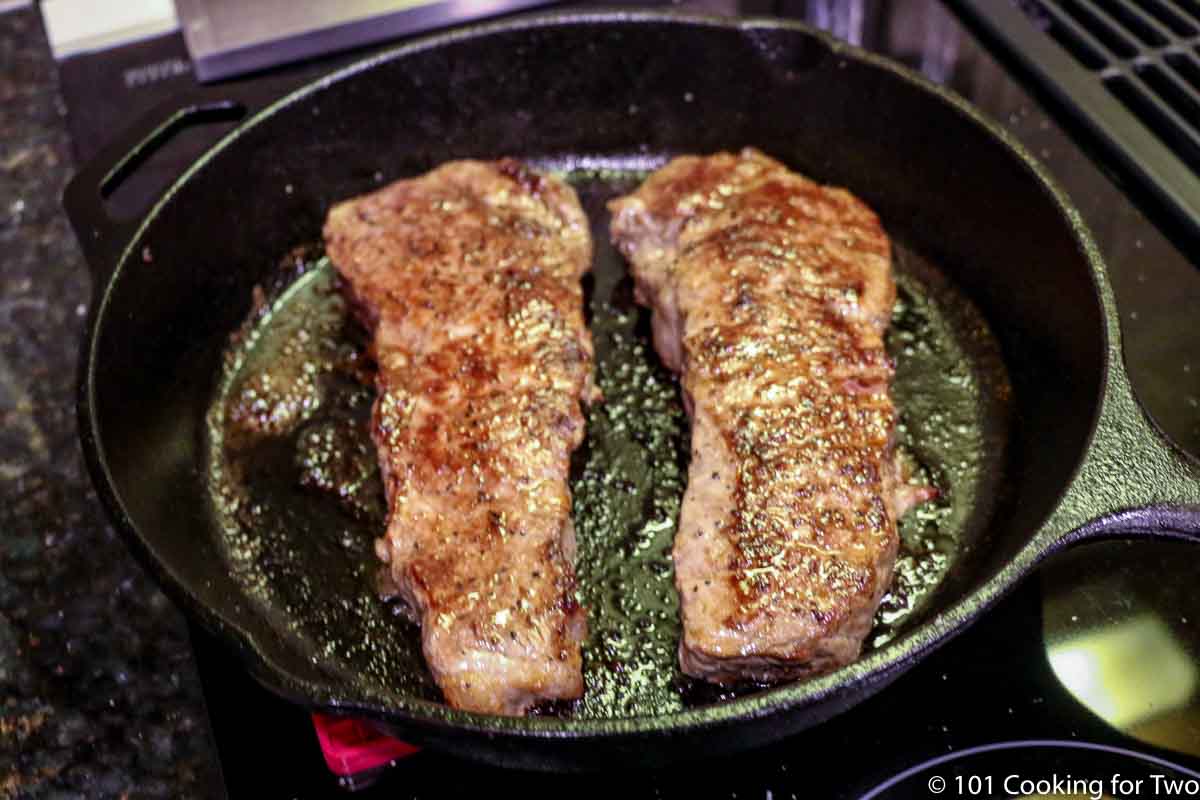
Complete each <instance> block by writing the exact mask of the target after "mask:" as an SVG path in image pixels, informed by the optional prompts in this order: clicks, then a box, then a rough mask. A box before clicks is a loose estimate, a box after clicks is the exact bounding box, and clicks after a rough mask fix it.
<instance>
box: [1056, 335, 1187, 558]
mask: <svg viewBox="0 0 1200 800" xmlns="http://www.w3.org/2000/svg"><path fill="white" fill-rule="evenodd" d="M1116 346H1117V347H1119V345H1116ZM1111 363H1112V369H1111V371H1110V373H1109V378H1108V386H1107V388H1106V390H1105V395H1104V399H1103V402H1102V405H1101V411H1100V419H1099V421H1098V423H1097V426H1096V432H1095V436H1094V439H1093V441H1092V446H1091V447H1090V448H1089V450H1088V453H1087V455H1086V456H1085V457H1084V461H1083V464H1082V465H1081V467H1080V469H1079V471H1078V472H1077V473H1076V475H1075V478H1074V480H1072V482H1071V484H1070V486H1069V487H1068V488H1067V490H1066V491H1065V492H1064V494H1063V496H1062V499H1061V500H1060V502H1059V504H1058V506H1057V508H1056V509H1055V511H1054V513H1053V514H1052V515H1051V517H1050V520H1049V521H1048V522H1047V523H1046V525H1045V526H1044V527H1043V528H1042V531H1041V533H1040V534H1039V539H1040V540H1041V542H1040V543H1041V545H1042V548H1041V549H1042V555H1048V554H1049V553H1052V552H1055V551H1057V550H1060V549H1062V548H1064V547H1066V546H1068V545H1071V544H1074V543H1076V542H1081V541H1088V540H1093V539H1111V538H1121V537H1125V538H1127V537H1150V538H1156V539H1186V540H1191V541H1195V542H1200V462H1197V461H1196V460H1195V459H1193V458H1192V457H1191V456H1189V455H1188V454H1187V453H1185V452H1183V451H1182V450H1181V449H1179V447H1178V446H1176V445H1175V444H1174V443H1173V442H1172V441H1171V440H1170V439H1169V438H1168V437H1167V435H1166V434H1164V433H1163V432H1162V431H1161V430H1160V429H1159V428H1158V426H1157V425H1155V423H1154V422H1153V421H1152V420H1151V419H1150V417H1149V416H1148V415H1147V413H1146V411H1145V409H1143V408H1142V405H1141V403H1140V402H1139V401H1138V400H1137V398H1136V397H1135V395H1134V392H1133V387H1132V385H1131V384H1130V382H1129V376H1128V373H1127V372H1126V370H1125V364H1124V362H1123V361H1122V360H1121V359H1120V358H1119V357H1118V358H1114V359H1112V362H1111Z"/></svg>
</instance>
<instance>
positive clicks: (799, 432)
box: [610, 150, 920, 683]
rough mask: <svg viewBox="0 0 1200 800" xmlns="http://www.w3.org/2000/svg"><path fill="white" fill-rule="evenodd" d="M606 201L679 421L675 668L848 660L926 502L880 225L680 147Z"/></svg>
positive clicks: (739, 159) (789, 178)
mask: <svg viewBox="0 0 1200 800" xmlns="http://www.w3.org/2000/svg"><path fill="white" fill-rule="evenodd" d="M610 208H611V210H612V212H613V222H612V235H613V239H614V241H615V242H616V244H617V246H618V247H619V248H620V249H621V251H622V252H623V253H624V254H625V255H626V257H627V258H628V259H629V261H630V262H631V264H632V268H633V274H634V277H635V280H636V285H637V293H638V297H639V300H640V301H641V302H643V303H645V304H646V305H649V306H651V307H652V308H653V310H654V320H653V329H654V341H655V346H656V348H657V350H658V352H659V354H660V355H661V357H662V358H663V360H664V361H665V362H666V364H667V365H668V366H670V367H671V368H672V369H673V370H676V371H678V372H679V373H680V374H681V378H682V383H683V392H684V401H685V404H686V406H687V409H688V413H689V414H690V416H691V422H692V443H691V451H692V460H691V466H690V469H689V474H688V486H687V492H686V494H685V496H684V500H683V507H682V510H681V513H680V519H679V529H678V533H677V534H676V538H675V547H674V561H675V575H676V585H677V587H678V590H679V594H680V599H681V603H682V609H683V641H682V642H681V643H680V661H681V664H682V667H683V670H684V671H685V672H686V673H688V674H689V675H693V676H696V677H701V678H707V679H708V680H711V681H714V682H718V683H727V682H733V681H738V680H745V679H749V680H757V681H769V680H777V679H781V678H787V677H794V676H798V675H802V674H806V673H810V672H815V671H820V670H826V669H829V668H832V667H835V666H838V665H841V664H845V663H847V662H849V661H851V660H853V659H854V658H856V657H857V656H858V653H859V650H860V648H861V645H862V641H863V639H864V637H865V636H866V635H867V633H868V632H869V631H870V628H871V623H872V617H873V615H874V613H875V610H876V608H877V607H878V605H879V602H880V600H881V599H882V597H883V594H884V592H885V591H886V590H887V588H888V585H889V583H890V581H891V575H892V568H893V565H894V562H895V558H896V549H897V540H898V537H897V532H896V524H895V523H896V519H897V517H898V516H899V515H900V514H902V513H903V510H904V508H903V507H904V505H905V504H908V503H911V502H913V501H914V500H918V499H920V492H916V493H914V492H913V491H911V490H908V489H905V488H904V487H903V485H902V483H901V481H900V480H899V476H898V474H897V472H898V471H897V466H896V463H895V460H894V454H893V447H892V437H893V426H894V419H895V411H894V408H893V405H892V400H891V397H890V396H889V383H890V380H891V377H892V365H891V363H890V361H889V360H888V357H887V355H886V353H885V351H884V346H883V334H884V332H885V330H886V328H887V326H888V324H889V320H890V317H891V311H892V304H893V302H894V300H895V284H894V283H893V279H892V274H891V255H890V245H889V242H888V239H887V236H886V235H885V234H884V231H883V229H882V228H881V227H880V224H879V220H878V219H877V218H876V216H875V214H874V213H873V212H872V211H871V210H870V209H869V208H867V207H866V206H865V205H863V203H861V202H860V201H859V200H857V199H856V198H855V197H853V196H852V195H851V194H850V193H848V192H846V191H844V190H841V189H835V188H829V187H824V186H819V185H817V184H816V183H813V182H812V181H810V180H808V179H807V178H804V177H802V176H800V175H797V174H795V173H792V172H789V171H788V170H787V169H786V168H785V167H784V166H783V165H782V164H780V163H778V162H776V161H774V160H772V159H770V158H767V157H766V156H764V155H762V154H761V153H758V152H756V151H754V150H745V151H743V152H742V153H741V154H740V155H731V154H728V153H721V154H718V155H713V156H709V157H703V158H701V157H683V158H677V159H675V160H673V161H671V162H670V163H669V164H667V165H666V166H665V167H663V168H662V169H660V170H659V171H657V172H655V173H654V174H653V175H651V176H650V177H649V178H648V179H647V180H646V181H645V183H643V184H642V186H641V187H640V188H639V189H638V190H637V191H636V192H634V193H633V194H631V195H629V196H626V197H622V198H619V199H617V200H614V201H613V202H612V203H611V204H610Z"/></svg>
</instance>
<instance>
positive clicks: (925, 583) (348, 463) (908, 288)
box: [209, 170, 1008, 718]
mask: <svg viewBox="0 0 1200 800" xmlns="http://www.w3.org/2000/svg"><path fill="white" fill-rule="evenodd" d="M567 175H568V177H569V178H570V179H571V180H572V182H573V183H574V185H575V186H576V188H577V190H578V191H579V193H580V198H581V200H582V201H583V203H584V206H585V209H586V210H587V211H588V214H589V217H590V218H591V219H592V220H593V221H594V223H595V228H594V234H595V241H596V250H597V254H596V260H595V262H594V272H593V275H592V277H591V278H590V279H589V280H590V281H591V287H590V291H589V300H588V301H589V312H590V324H591V327H592V332H593V337H594V340H595V344H596V381H597V383H598V385H599V386H600V388H601V390H602V391H603V393H604V397H605V400H604V402H603V403H599V404H597V405H595V406H593V407H591V408H590V409H588V411H587V418H588V434H587V439H586V441H585V443H584V445H583V446H582V447H581V448H580V449H579V450H578V451H576V453H575V456H574V458H573V463H572V480H571V489H572V493H573V496H574V504H575V505H574V518H575V524H576V529H577V533H578V542H579V556H578V563H577V572H578V577H579V600H580V602H581V603H582V604H583V605H584V606H585V607H586V608H587V610H588V626H589V636H588V640H587V642H586V644H585V648H584V670H585V683H586V691H585V695H584V698H583V699H582V700H580V701H578V702H576V703H573V704H566V705H563V704H558V705H555V706H554V707H553V708H548V709H545V710H544V711H543V713H554V714H558V715H560V716H565V717H576V718H612V717H628V716H635V715H638V716H640V715H653V714H659V713H664V712H668V711H672V710H677V709H681V708H685V707H689V706H694V705H699V704H705V703H710V702H716V701H719V700H721V699H723V698H726V697H729V696H731V695H733V694H739V693H744V692H752V691H758V690H759V689H760V687H756V686H746V687H741V688H740V689H733V690H729V689H718V688H716V687H711V686H709V685H708V684H705V683H703V682H701V681H695V680H692V679H690V678H687V677H686V676H684V675H682V673H680V671H679V666H678V660H677V648H678V640H679V632H680V626H679V617H678V615H679V605H678V599H677V597H676V593H675V587H674V582H673V580H674V579H673V570H672V565H671V559H670V552H671V544H672V541H673V538H674V534H675V521H676V519H677V517H678V513H679V506H680V500H681V498H682V496H683V490H684V482H685V479H686V474H687V462H688V438H687V436H688V428H687V419H686V416H685V414H684V411H683V407H682V404H681V402H680V397H679V390H678V387H677V383H676V381H675V379H674V378H673V377H672V375H671V374H670V373H669V372H668V371H667V370H666V369H665V368H664V367H663V366H662V365H661V363H660V362H659V361H658V358H657V356H656V355H655V354H654V352H653V347H652V345H651V343H650V326H649V313H648V312H647V311H646V310H645V309H642V308H639V307H638V306H636V305H635V303H634V302H633V291H632V282H631V281H630V280H629V278H628V275H627V273H626V268H625V265H624V262H623V260H622V259H621V257H620V256H619V254H617V253H616V251H615V250H613V248H612V247H611V246H609V245H608V237H607V223H608V217H607V214H606V213H605V211H604V203H605V201H607V200H608V199H609V198H610V197H613V196H615V195H616V194H620V193H624V192H627V191H630V190H632V189H633V188H634V187H635V186H636V185H637V184H638V183H639V182H640V180H641V179H642V178H643V177H644V173H642V172H640V171H632V170H630V171H620V172H603V171H585V170H575V171H572V172H568V173H567ZM896 270H897V281H898V284H899V288H900V291H899V300H898V301H897V306H896V313H895V317H894V321H893V326H892V329H891V332H890V333H889V338H888V347H889V351H890V352H891V353H892V355H893V356H894V357H895V358H896V361H897V371H896V380H895V384H894V394H895V398H896V403H897V406H898V408H899V410H900V425H899V429H898V435H899V443H900V447H901V448H902V451H903V453H904V454H905V458H906V459H907V461H908V463H909V465H910V466H911V472H912V477H911V481H912V482H914V483H926V484H932V485H934V486H936V487H937V488H938V489H939V491H940V493H941V494H940V496H939V498H938V499H937V500H936V501H933V502H931V503H927V504H925V505H924V506H921V507H919V508H917V509H915V510H914V511H912V512H910V513H909V514H908V515H907V516H906V517H904V519H902V520H901V522H900V535H901V553H900V558H899V560H898V563H897V567H896V577H895V580H894V581H893V587H892V590H891V591H890V592H889V593H888V595H887V596H886V597H885V598H884V602H883V604H882V606H881V608H880V610H879V613H878V614H877V617H876V627H875V630H874V632H873V634H872V636H871V637H870V639H869V640H868V643H867V645H866V646H867V648H868V649H869V648H873V647H879V646H881V645H882V644H883V643H885V642H886V641H887V640H889V639H890V638H892V637H894V636H895V635H896V634H897V633H899V632H902V631H903V630H904V629H905V627H906V626H907V625H910V624H912V622H913V621H914V620H916V619H918V618H919V617H920V614H921V612H922V610H923V607H924V605H925V604H926V602H927V600H928V598H929V597H930V596H931V594H932V593H933V591H934V590H935V588H936V587H937V586H938V584H939V583H940V582H941V581H942V579H943V577H944V576H945V575H946V572H947V570H948V568H949V567H950V565H951V564H952V563H953V561H954V559H955V557H956V556H957V555H958V554H959V553H960V552H962V551H963V550H964V549H965V548H967V547H969V546H970V544H971V542H972V541H973V539H974V538H976V536H977V535H978V533H979V531H981V530H982V529H983V528H984V527H985V526H986V524H987V519H988V517H989V516H990V512H991V508H992V505H993V502H994V498H995V497H997V495H998V493H999V490H1000V486H999V483H1000V480H1001V477H1002V475H1003V470H1004V458H1005V456H1004V443H1005V441H1006V439H1007V428H1006V424H1007V423H1006V421H1007V419H1008V403H1007V400H1008V385H1007V381H1006V379H1005V376H1004V370H1003V365H1002V362H1001V360H1000V356H999V350H998V346H997V345H996V343H995V342H994V340H993V339H992V337H991V335H990V333H989V332H988V330H987V327H986V325H985V324H984V322H983V320H982V318H981V317H980V315H979V314H978V312H977V311H976V310H975V309H974V307H973V306H971V305H970V304H969V303H967V302H966V301H965V300H964V298H962V297H961V295H959V294H957V293H956V292H955V290H954V289H953V287H951V286H950V285H949V284H948V283H947V282H946V281H945V279H944V278H942V277H941V274H940V273H939V271H938V270H937V269H936V268H934V267H933V266H932V265H930V264H929V263H927V262H926V261H924V260H923V259H922V258H920V257H919V256H917V255H916V254H915V253H913V252H912V251H910V250H908V249H906V248H905V247H904V246H903V244H902V243H900V242H896ZM363 345H364V335H363V332H362V331H361V330H360V329H359V328H358V326H357V324H356V323H354V322H353V321H352V320H351V318H350V316H349V314H348V312H347V308H346V305H345V302H344V301H343V299H342V297H341V295H340V294H339V293H338V291H337V280H336V276H335V274H334V271H333V269H332V267H330V265H329V264H328V262H327V261H326V260H325V259H324V258H322V257H320V254H319V253H316V252H313V253H309V254H304V253H298V254H293V255H292V256H290V257H289V258H288V260H287V269H286V270H284V271H282V272H281V273H280V275H279V276H278V280H277V285H275V286H274V287H266V289H265V292H264V295H263V297H262V298H261V302H260V303H259V304H258V306H257V308H256V311H255V312H254V313H253V314H252V315H251V317H250V319H249V320H247V322H246V324H245V326H244V327H243V329H242V330H241V331H240V332H239V333H238V334H237V336H235V338H234V340H233V342H232V344H231V347H230V349H229V351H228V353H227V357H226V362H225V370H224V373H223V375H222V379H221V383H220V389H219V392H218V395H217V398H216V401H215V402H214V405H213V407H212V409H211V411H210V414H209V433H210V436H209V472H210V475H209V477H210V486H211V491H212V495H213V504H214V509H215V511H216V514H217V517H218V520H219V522H220V529H221V530H222V531H223V535H224V541H223V545H224V546H223V552H224V553H225V557H226V559H227V560H228V563H229V568H230V570H231V571H232V573H233V574H234V575H236V576H237V578H238V579H239V582H240V584H241V585H242V586H243V588H244V591H245V592H246V595H247V597H248V598H250V599H251V600H252V601H253V602H255V603H256V604H257V605H258V606H259V608H260V609H261V610H262V611H263V612H264V613H266V614H267V615H268V616H269V617H270V618H271V619H272V620H273V622H274V624H275V625H276V626H277V628H278V629H279V630H280V631H281V633H283V634H284V635H285V636H287V637H288V638H289V639H290V640H291V641H294V642H295V643H296V646H298V647H301V648H304V649H305V651H306V653H307V654H308V655H309V656H310V657H311V658H312V659H313V660H314V661H315V662H316V663H319V664H321V665H322V666H323V667H325V668H326V669H328V670H330V671H331V672H333V673H335V674H337V675H338V676H339V677H341V678H342V679H343V680H347V681H349V682H354V683H359V684H363V685H366V686H368V687H369V688H371V689H372V690H373V693H374V694H377V695H378V696H382V697H387V696H397V695H408V696H412V695H416V696H420V697H425V698H429V699H435V700H436V699H437V698H438V692H437V689H436V687H435V686H434V684H433V682H432V679H431V678H430V677H429V674H428V671H427V669H426V668H425V666H424V662H423V659H422V657H421V652H420V636H419V631H418V629H417V628H416V627H415V626H414V625H413V624H412V623H411V622H409V621H408V620H407V619H406V618H405V617H404V614H403V613H402V612H403V609H399V608H397V607H395V606H394V605H390V604H389V603H388V602H387V601H386V600H385V599H384V598H383V597H382V596H381V593H380V591H379V581H378V575H379V572H380V570H379V567H378V564H377V562H376V559H375V556H374V551H373V542H374V539H375V537H376V536H378V535H379V534H380V533H381V532H382V530H383V528H384V513H385V510H384V502H383V496H382V485H381V483H380V480H379V474H378V468H377V466H376V463H375V455H374V447H373V444H372V443H371V440H370V436H369V433H368V422H369V416H370V405H371V402H372V399H373V392H372V390H371V389H370V386H369V378H368V377H367V371H366V369H365V365H364V362H365V357H364V355H363V352H364V348H363Z"/></svg>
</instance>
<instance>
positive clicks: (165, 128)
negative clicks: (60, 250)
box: [62, 92, 246, 289]
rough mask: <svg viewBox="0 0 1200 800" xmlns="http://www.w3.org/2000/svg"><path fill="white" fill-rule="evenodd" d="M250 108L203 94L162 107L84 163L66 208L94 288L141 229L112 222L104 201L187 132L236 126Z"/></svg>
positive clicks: (124, 222) (120, 221) (69, 189)
mask: <svg viewBox="0 0 1200 800" xmlns="http://www.w3.org/2000/svg"><path fill="white" fill-rule="evenodd" d="M245 115H246V107H245V106H244V105H243V104H242V103H240V102H238V101H236V100H230V99H223V98H222V99H214V97H213V96H212V94H211V93H204V92H200V93H197V94H195V95H186V96H183V97H179V98H172V99H171V100H169V101H167V102H165V103H162V104H160V105H158V106H156V107H155V108H153V109H151V110H150V111H148V112H147V113H146V114H144V115H143V116H142V117H141V118H139V119H138V120H137V121H136V122H135V123H133V124H132V125H131V126H129V127H128V128H127V129H125V130H124V131H122V132H121V133H120V134H119V135H118V136H117V137H116V138H115V139H114V140H113V141H111V142H110V143H109V144H107V145H105V146H104V148H102V149H101V150H100V152H99V153H97V154H96V155H95V156H93V157H92V158H91V159H90V160H89V161H88V162H87V164H85V165H84V166H83V167H82V168H81V169H80V170H79V171H78V172H77V173H76V174H75V176H74V177H73V178H71V180H70V182H69V183H68V184H67V186H66V188H65V189H64V190H63V198H62V202H63V208H64V209H65V210H66V212H67V218H68V219H69V220H70V221H71V227H72V228H74V230H75V236H76V238H77V239H78V240H79V245H80V247H82V248H83V254H84V257H85V258H86V260H87V263H88V266H89V267H90V268H91V271H92V278H93V288H94V289H95V288H98V287H100V286H101V285H103V284H104V283H106V282H107V280H108V277H109V276H110V275H111V274H112V271H113V269H114V268H115V267H116V265H117V262H118V260H119V259H120V257H121V255H122V253H123V252H124V251H125V248H126V247H128V246H129V244H130V243H131V240H132V239H133V236H134V234H135V233H136V232H137V229H138V226H139V225H140V224H141V220H140V216H141V215H140V214H139V215H138V216H137V217H134V218H132V219H118V218H115V217H113V215H112V214H111V213H110V212H109V209H108V208H107V206H106V204H105V198H107V197H108V196H109V195H111V194H112V193H113V192H114V191H115V190H116V188H117V187H118V186H120V185H121V184H122V183H123V182H124V181H125V180H127V179H128V178H129V177H130V176H131V175H133V173H134V172H136V171H137V169H138V167H140V166H141V165H142V164H143V163H145V161H146V160H147V159H148V158H149V157H150V156H151V155H152V154H153V153H155V152H156V151H158V150H160V149H161V148H162V147H163V146H164V145H166V144H167V143H168V142H169V141H170V140H171V139H172V138H173V137H174V136H175V135H176V134H177V133H179V132H180V131H182V130H183V129H184V128H187V127H190V126H193V125H197V124H203V123H213V122H236V121H237V120H240V119H241V118H242V117H244V116H245Z"/></svg>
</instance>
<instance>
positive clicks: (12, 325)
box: [0, 7, 216, 798]
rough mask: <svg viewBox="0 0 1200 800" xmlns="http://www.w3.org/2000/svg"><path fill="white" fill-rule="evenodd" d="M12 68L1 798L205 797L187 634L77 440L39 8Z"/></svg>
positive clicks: (4, 51) (209, 754)
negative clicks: (120, 532)
mask: <svg viewBox="0 0 1200 800" xmlns="http://www.w3.org/2000/svg"><path fill="white" fill-rule="evenodd" d="M0 65H3V67H2V68H0V249H2V250H3V253H4V256H3V258H0V282H2V285H3V291H0V415H2V418H3V424H2V425H0V487H3V488H2V493H0V698H3V700H2V707H0V797H33V798H41V797H46V798H72V797H83V796H87V797H96V796H112V797H120V796H129V797H147V798H149V797H181V796H189V795H196V794H199V793H200V790H199V787H200V786H202V785H204V784H205V783H206V782H207V781H208V780H209V779H210V778H209V776H210V775H211V773H212V772H213V771H214V770H215V769H216V766H215V765H216V756H215V751H214V750H213V747H212V745H211V742H210V739H209V735H208V729H207V721H206V719H205V717H204V714H205V712H204V705H203V699H202V697H201V690H200V683H199V679H198V677H197V675H196V672H195V666H194V664H193V662H192V658H191V651H190V648H189V647H188V642H187V627H186V625H185V623H184V620H183V618H182V616H181V615H180V613H179V612H178V611H177V610H176V608H175V606H174V605H172V604H171V602H170V601H168V600H167V598H166V597H165V596H164V595H163V594H162V593H161V592H160V591H159V590H158V588H157V587H156V585H155V584H154V582H153V581H152V580H151V579H150V578H149V577H148V576H147V575H146V574H145V572H144V571H143V570H142V569H141V568H140V567H139V566H138V565H137V564H136V563H135V562H134V560H133V558H132V557H131V556H130V554H129V552H128V551H127V549H126V547H125V545H124V543H123V542H122V541H120V540H119V539H118V537H117V535H116V533H115V532H114V531H113V529H112V527H111V526H109V525H108V524H107V521H106V518H105V515H104V512H103V510H102V509H101V507H100V504H99V501H98V500H97V499H96V496H95V493H94V492H93V491H92V488H91V482H90V481H89V479H88V476H87V474H86V470H85V469H84V465H83V460H82V456H81V454H80V451H79V445H78V442H77V439H76V428H75V368H74V365H75V360H76V353H77V349H78V346H79V336H80V332H81V329H82V325H83V321H84V316H85V313H86V311H87V302H88V291H89V280H88V275H87V270H86V268H85V266H84V262H83V258H82V256H81V254H80V251H79V248H78V246H77V245H76V242H75V236H74V234H73V233H72V232H71V229H70V227H69V225H68V224H67V220H66V217H65V216H64V214H63V211H62V208H61V206H60V202H59V198H60V196H61V193H62V189H63V186H64V185H65V183H66V181H67V180H68V179H69V178H70V175H71V172H72V168H73V165H72V161H71V156H70V148H69V142H68V137H67V131H66V123H65V118H64V114H65V111H64V108H63V106H62V102H61V100H60V98H59V93H58V84H57V79H56V73H55V67H54V62H53V60H52V59H51V57H50V52H49V48H48V46H47V44H46V40H45V35H44V33H43V31H42V24H41V19H40V16H39V14H38V13H37V10H36V8H32V7H31V8H26V9H21V10H17V11H12V12H9V13H4V14H0ZM63 587H71V588H72V590H71V591H64V590H63ZM133 676H136V680H134V679H133Z"/></svg>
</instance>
